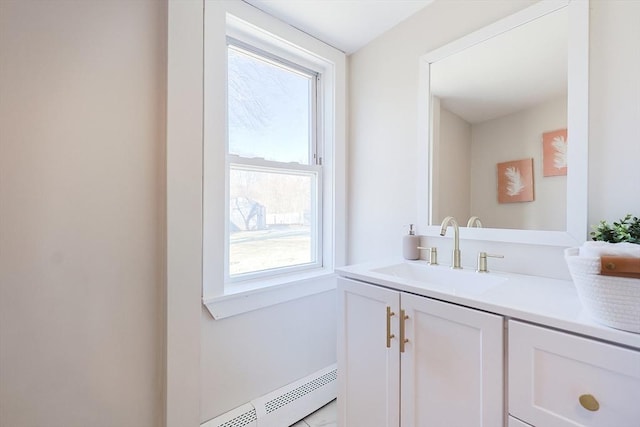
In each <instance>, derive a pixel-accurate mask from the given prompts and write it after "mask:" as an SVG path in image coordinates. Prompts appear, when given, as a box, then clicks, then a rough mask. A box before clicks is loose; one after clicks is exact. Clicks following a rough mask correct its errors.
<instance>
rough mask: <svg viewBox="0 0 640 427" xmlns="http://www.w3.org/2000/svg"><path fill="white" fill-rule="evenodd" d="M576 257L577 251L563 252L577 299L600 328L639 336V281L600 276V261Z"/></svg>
mask: <svg viewBox="0 0 640 427" xmlns="http://www.w3.org/2000/svg"><path fill="white" fill-rule="evenodd" d="M578 255H579V249H578V248H569V249H565V251H564V256H565V259H566V261H567V265H568V266H569V272H570V273H571V277H572V278H573V283H574V284H575V285H576V289H577V291H578V297H579V298H580V301H581V302H582V305H583V306H584V308H585V309H586V310H587V312H588V313H589V314H590V315H591V317H593V319H594V320H595V321H597V322H599V323H602V324H603V325H606V326H610V327H612V328H616V329H622V330H624V331H629V332H635V333H640V279H631V278H626V277H612V276H603V275H601V274H600V258H598V257H586V256H578Z"/></svg>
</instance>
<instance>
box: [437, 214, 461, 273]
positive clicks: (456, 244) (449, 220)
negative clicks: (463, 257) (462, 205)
mask: <svg viewBox="0 0 640 427" xmlns="http://www.w3.org/2000/svg"><path fill="white" fill-rule="evenodd" d="M449 224H451V225H453V254H452V257H451V268H462V267H460V237H459V233H460V230H459V229H458V222H457V221H456V219H455V218H454V217H452V216H448V217H446V218H445V219H444V221H442V226H441V227H440V235H441V236H444V235H445V234H446V233H447V227H448V226H449Z"/></svg>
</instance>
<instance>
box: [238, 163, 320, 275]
mask: <svg viewBox="0 0 640 427" xmlns="http://www.w3.org/2000/svg"><path fill="white" fill-rule="evenodd" d="M316 182H317V177H316V174H314V173H297V172H279V171H265V170H255V169H254V170H252V169H251V168H246V167H239V166H237V165H231V168H230V194H229V210H230V212H229V214H230V224H229V227H230V229H229V275H230V276H234V275H238V274H245V273H252V272H256V271H262V270H268V269H273V268H282V267H291V266H296V265H302V264H309V263H313V262H315V261H316V250H315V248H316V241H315V239H316V238H315V236H316V230H315V226H314V225H313V224H315V221H316V214H315V210H316V203H315V197H316V185H317V183H316Z"/></svg>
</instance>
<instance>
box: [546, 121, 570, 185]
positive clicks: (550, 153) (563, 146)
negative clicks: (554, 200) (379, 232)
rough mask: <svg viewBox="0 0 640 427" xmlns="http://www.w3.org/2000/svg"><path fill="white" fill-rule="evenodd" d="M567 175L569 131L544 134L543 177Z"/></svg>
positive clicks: (562, 130)
mask: <svg viewBox="0 0 640 427" xmlns="http://www.w3.org/2000/svg"><path fill="white" fill-rule="evenodd" d="M566 174H567V130H566V129H560V130H555V131H553V132H546V133H543V134H542V175H543V176H559V175H566Z"/></svg>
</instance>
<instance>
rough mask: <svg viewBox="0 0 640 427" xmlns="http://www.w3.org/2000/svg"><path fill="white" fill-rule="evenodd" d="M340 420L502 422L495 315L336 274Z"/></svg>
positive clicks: (348, 425)
mask: <svg viewBox="0 0 640 427" xmlns="http://www.w3.org/2000/svg"><path fill="white" fill-rule="evenodd" d="M338 295H339V310H340V311H339V337H338V381H339V389H338V412H339V416H338V419H339V421H338V425H339V426H341V427H361V426H367V427H378V426H379V427H398V426H402V427H423V426H435V427H437V426H443V427H444V426H464V427H474V426H479V427H480V426H484V427H496V426H502V425H503V424H504V412H505V411H504V410H503V400H504V399H503V353H504V347H503V331H504V326H503V325H504V323H503V318H502V317H501V316H497V315H493V314H488V313H485V312H482V311H479V310H473V309H469V308H465V307H461V306H458V305H455V304H450V303H446V302H441V301H437V300H434V299H430V298H426V297H423V296H418V295H414V294H410V293H406V292H401V291H396V290H391V289H387V288H384V287H380V286H377V285H372V284H368V283H363V282H359V281H355V280H351V279H346V278H339V279H338Z"/></svg>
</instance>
